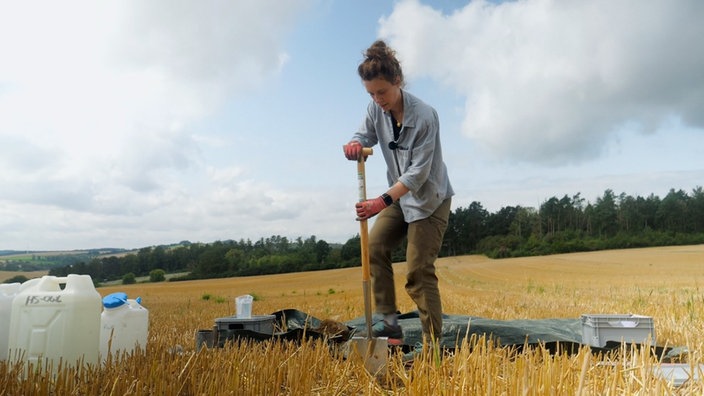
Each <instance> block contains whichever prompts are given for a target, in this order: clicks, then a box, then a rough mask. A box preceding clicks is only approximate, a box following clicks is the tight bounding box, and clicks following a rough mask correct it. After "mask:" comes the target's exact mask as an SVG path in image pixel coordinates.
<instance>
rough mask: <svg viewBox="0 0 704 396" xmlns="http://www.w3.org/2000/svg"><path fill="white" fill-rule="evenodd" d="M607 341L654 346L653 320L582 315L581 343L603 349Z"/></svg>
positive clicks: (634, 316)
mask: <svg viewBox="0 0 704 396" xmlns="http://www.w3.org/2000/svg"><path fill="white" fill-rule="evenodd" d="M607 341H616V342H625V343H628V344H632V343H635V344H647V343H649V344H650V345H655V325H654V324H653V318H652V317H650V316H642V315H633V314H625V315H618V314H616V315H609V314H583V315H582V343H583V344H588V345H591V346H593V347H599V348H601V347H604V346H605V345H606V342H607Z"/></svg>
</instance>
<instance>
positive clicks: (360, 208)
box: [354, 197, 386, 221]
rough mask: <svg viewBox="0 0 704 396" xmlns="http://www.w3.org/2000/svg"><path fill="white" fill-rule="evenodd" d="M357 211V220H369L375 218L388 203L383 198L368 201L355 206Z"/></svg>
mask: <svg viewBox="0 0 704 396" xmlns="http://www.w3.org/2000/svg"><path fill="white" fill-rule="evenodd" d="M354 207H355V209H357V220H360V221H361V220H367V219H369V218H371V217H374V216H375V215H376V214H377V213H379V212H381V211H382V210H383V209H384V208H386V202H384V198H383V197H377V198H374V199H368V200H366V201H364V202H357V203H356V204H355V205H354Z"/></svg>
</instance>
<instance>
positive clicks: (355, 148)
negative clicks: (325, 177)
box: [342, 140, 362, 161]
mask: <svg viewBox="0 0 704 396" xmlns="http://www.w3.org/2000/svg"><path fill="white" fill-rule="evenodd" d="M342 150H343V151H344V152H345V157H347V159H348V160H350V161H357V160H358V159H359V157H360V156H361V155H362V143H360V142H358V141H356V140H353V141H351V142H349V143H347V144H346V145H344V146H342Z"/></svg>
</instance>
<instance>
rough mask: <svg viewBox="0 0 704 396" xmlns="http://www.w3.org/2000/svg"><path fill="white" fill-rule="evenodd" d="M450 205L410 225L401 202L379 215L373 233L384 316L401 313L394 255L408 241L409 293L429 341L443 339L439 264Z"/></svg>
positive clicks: (377, 293) (375, 285) (378, 300)
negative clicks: (437, 274) (438, 258)
mask: <svg viewBox="0 0 704 396" xmlns="http://www.w3.org/2000/svg"><path fill="white" fill-rule="evenodd" d="M450 205H451V198H448V199H446V200H445V201H444V202H443V203H442V204H441V205H440V207H438V209H437V210H435V212H434V213H433V214H432V215H430V216H429V217H427V218H425V219H422V220H418V221H414V222H412V223H406V221H405V220H404V218H403V212H402V211H401V207H400V205H399V203H398V201H397V202H395V203H394V204H393V205H391V206H389V207H388V208H386V209H384V210H382V211H381V212H380V213H379V214H378V217H377V219H376V221H375V222H374V225H373V226H372V230H371V231H370V233H369V261H370V265H371V275H372V290H373V291H374V301H375V304H376V311H377V312H378V313H380V314H391V313H394V312H397V311H398V307H397V305H396V291H395V288H394V271H393V268H392V266H391V264H392V262H391V253H392V252H393V251H394V250H395V249H396V248H397V247H398V246H399V245H400V244H401V243H402V242H403V238H404V237H407V238H408V246H407V248H406V262H407V267H408V272H407V274H406V292H407V293H408V295H409V296H410V297H411V299H412V300H413V302H415V303H416V306H417V307H418V312H419V315H420V321H421V326H422V329H423V337H424V338H427V339H428V340H438V339H440V338H441V337H442V302H441V300H440V289H439V288H438V278H437V276H436V275H435V260H436V259H437V257H438V253H439V252H440V247H441V246H442V240H443V236H444V235H445V230H446V229H447V223H448V219H449V217H450Z"/></svg>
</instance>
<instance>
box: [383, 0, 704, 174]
mask: <svg viewBox="0 0 704 396" xmlns="http://www.w3.org/2000/svg"><path fill="white" fill-rule="evenodd" d="M701 15H704V3H702V2H700V1H696V0H691V1H679V2H675V3H673V2H670V1H665V0H659V1H648V2H642V1H636V0H631V1H620V2H613V1H607V0H598V1H577V0H568V1H555V0H526V1H513V2H505V3H500V4H495V3H490V2H487V1H484V0H478V1H472V2H469V3H468V4H467V5H466V6H464V8H462V9H458V10H456V11H455V12H453V13H451V14H442V13H440V12H439V11H436V10H434V9H433V8H431V7H429V6H425V5H422V4H421V3H419V2H418V1H417V0H407V1H402V2H400V3H398V4H397V6H396V7H395V9H394V11H393V13H392V14H391V15H390V16H389V17H388V18H386V19H383V20H382V21H381V28H380V35H381V36H382V37H384V38H387V39H388V40H389V43H390V45H392V47H395V48H396V49H397V50H398V52H399V56H400V57H401V59H402V62H403V67H404V71H405V72H406V73H407V74H408V75H409V76H410V77H411V78H414V77H416V78H417V77H420V76H429V77H431V78H433V79H435V80H437V81H439V82H441V83H443V84H446V85H448V86H451V87H452V88H453V89H455V90H456V91H457V92H459V93H460V94H462V95H464V96H465V97H466V107H465V118H464V122H463V126H462V129H463V133H464V134H465V135H466V136H468V137H470V138H472V139H473V140H476V141H478V142H481V143H482V144H484V145H485V146H486V147H488V148H489V149H490V150H491V151H492V152H494V153H495V154H496V155H497V156H498V157H500V158H504V159H511V160H515V161H519V162H521V161H527V162H535V163H543V164H559V163H579V162H583V161H585V160H590V159H593V158H595V157H598V156H600V155H602V154H603V150H604V147H605V145H606V144H607V143H608V141H609V140H610V139H613V138H614V136H615V135H617V134H618V133H619V131H620V130H621V129H622V128H623V127H624V126H629V127H631V128H632V127H633V126H635V127H637V128H638V129H639V130H640V131H641V132H642V133H652V132H655V131H657V130H660V129H661V128H662V127H663V126H664V124H666V123H667V122H668V120H670V119H672V118H673V117H675V118H680V119H681V120H682V121H683V122H685V123H686V124H688V125H690V126H694V127H697V128H699V129H702V128H704V116H703V115H702V112H701V109H702V108H704V71H703V70H704V47H703V46H701V44H700V42H699V41H700V38H701V37H704V24H702V23H701V21H700V16H701ZM409 26H413V28H412V29H411V28H409Z"/></svg>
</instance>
